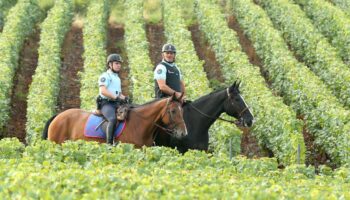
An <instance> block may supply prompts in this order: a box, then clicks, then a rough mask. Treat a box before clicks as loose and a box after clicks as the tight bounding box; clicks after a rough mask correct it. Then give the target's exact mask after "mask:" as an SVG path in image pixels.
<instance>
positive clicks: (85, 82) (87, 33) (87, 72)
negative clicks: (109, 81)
mask: <svg viewBox="0 0 350 200" xmlns="http://www.w3.org/2000/svg"><path fill="white" fill-rule="evenodd" d="M108 14H109V10H108V1H107V0H102V1H99V0H91V2H90V5H89V7H88V10H87V16H86V19H85V22H84V28H83V38H84V55H83V58H84V72H82V73H80V74H79V75H80V79H81V80H80V84H81V87H80V100H81V104H80V107H81V108H82V109H86V110H91V109H95V106H96V105H95V102H96V97H97V95H98V85H97V82H98V77H99V76H100V74H101V73H102V72H103V71H104V70H105V69H106V58H107V55H106V54H107V52H106V41H107V38H106V37H107V18H108Z"/></svg>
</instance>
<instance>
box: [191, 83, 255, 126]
mask: <svg viewBox="0 0 350 200" xmlns="http://www.w3.org/2000/svg"><path fill="white" fill-rule="evenodd" d="M226 93H227V97H228V100H229V102H230V103H231V105H232V106H233V100H231V98H230V97H231V94H230V92H229V88H227V89H226ZM190 105H191V107H192V108H194V109H195V110H196V111H197V112H199V113H200V114H202V115H203V116H205V117H207V118H209V119H214V120H216V119H219V120H221V121H224V122H229V123H233V124H236V123H237V120H235V121H233V120H227V119H224V118H222V117H218V118H215V117H212V116H210V115H207V114H205V113H203V112H202V111H200V110H199V109H198V108H196V107H195V106H193V105H192V104H190ZM248 109H249V108H248V106H246V107H245V108H244V109H243V110H242V111H241V112H239V114H238V117H239V118H242V115H243V114H244V112H246V111H247V110H248Z"/></svg>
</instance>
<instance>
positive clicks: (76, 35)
mask: <svg viewBox="0 0 350 200" xmlns="http://www.w3.org/2000/svg"><path fill="white" fill-rule="evenodd" d="M83 52H84V47H83V33H82V27H81V26H79V25H76V24H74V23H73V24H72V26H71V29H70V31H69V32H68V33H67V34H66V37H65V40H64V43H63V47H62V53H61V69H60V76H61V81H60V92H59V96H58V102H57V104H58V112H62V111H64V110H67V109H70V108H79V107H80V96H79V95H80V83H79V80H78V72H79V71H81V70H82V69H83V65H84V62H83V58H82V55H83Z"/></svg>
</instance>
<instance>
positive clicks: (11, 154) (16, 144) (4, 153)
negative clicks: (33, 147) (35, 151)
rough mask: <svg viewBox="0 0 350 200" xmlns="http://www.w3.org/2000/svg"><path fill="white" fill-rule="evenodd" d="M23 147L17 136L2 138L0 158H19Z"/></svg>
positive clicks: (0, 141)
mask: <svg viewBox="0 0 350 200" xmlns="http://www.w3.org/2000/svg"><path fill="white" fill-rule="evenodd" d="M24 148H25V147H24V144H23V143H21V142H20V141H19V140H18V139H17V138H4V139H3V140H0V159H12V158H21V157H22V153H23V151H24Z"/></svg>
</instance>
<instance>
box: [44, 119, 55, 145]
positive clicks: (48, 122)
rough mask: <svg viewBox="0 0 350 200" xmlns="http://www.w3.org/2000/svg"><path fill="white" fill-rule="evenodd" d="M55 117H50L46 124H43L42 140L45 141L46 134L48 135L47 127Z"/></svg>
mask: <svg viewBox="0 0 350 200" xmlns="http://www.w3.org/2000/svg"><path fill="white" fill-rule="evenodd" d="M56 116H57V115H54V116H52V117H51V118H50V119H49V120H47V122H46V124H45V128H44V131H43V135H42V139H43V140H46V139H47V137H48V133H49V126H50V124H51V122H52V120H53V119H55V117H56Z"/></svg>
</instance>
